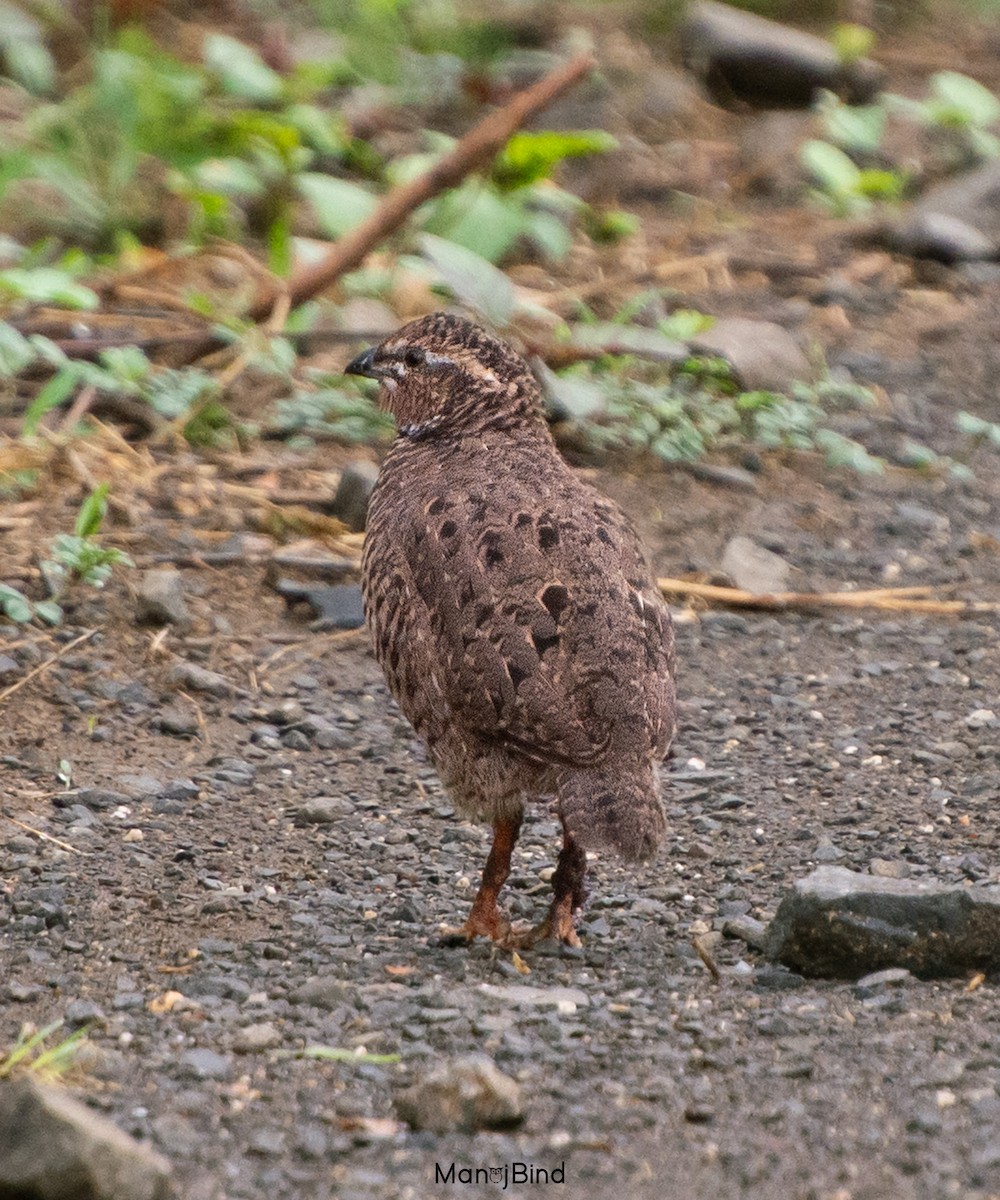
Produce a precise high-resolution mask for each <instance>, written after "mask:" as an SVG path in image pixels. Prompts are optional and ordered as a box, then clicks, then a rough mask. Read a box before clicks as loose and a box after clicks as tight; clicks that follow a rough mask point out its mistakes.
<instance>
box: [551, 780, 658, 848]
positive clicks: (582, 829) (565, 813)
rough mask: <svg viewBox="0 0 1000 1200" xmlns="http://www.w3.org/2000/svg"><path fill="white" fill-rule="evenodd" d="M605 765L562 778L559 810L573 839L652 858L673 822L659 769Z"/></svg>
mask: <svg viewBox="0 0 1000 1200" xmlns="http://www.w3.org/2000/svg"><path fill="white" fill-rule="evenodd" d="M634 772H635V768H634V766H631V767H630V768H628V769H624V770H622V771H621V772H616V771H612V770H609V769H607V767H604V768H603V769H602V770H600V771H595V770H589V771H587V770H578V771H573V770H567V771H565V772H563V773H562V775H560V777H559V814H560V816H561V817H562V819H563V822H564V823H565V826H566V828H567V830H568V831H569V832H570V834H572V836H573V838H574V839H575V840H576V841H577V842H578V843H579V844H580V845H581V846H583V847H584V849H587V850H598V849H603V848H606V847H608V846H610V847H612V848H613V849H614V850H617V851H618V853H619V854H620V855H621V856H622V858H624V859H625V860H626V861H628V862H635V861H639V860H642V859H647V858H652V857H653V855H654V854H655V853H656V850H657V847H658V846H659V845H660V842H661V841H662V840H663V835H664V833H665V832H666V828H667V822H666V817H665V816H664V814H663V805H662V803H661V802H660V796H659V788H658V783H657V778H656V773H655V768H654V767H653V765H652V764H649V767H648V771H644V772H643V774H642V775H641V776H640V777H639V778H636V777H635V773H634Z"/></svg>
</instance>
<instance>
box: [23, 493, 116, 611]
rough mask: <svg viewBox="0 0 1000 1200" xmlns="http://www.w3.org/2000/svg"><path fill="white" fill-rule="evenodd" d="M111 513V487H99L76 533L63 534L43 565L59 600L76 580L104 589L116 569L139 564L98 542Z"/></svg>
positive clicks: (88, 500) (85, 506)
mask: <svg viewBox="0 0 1000 1200" xmlns="http://www.w3.org/2000/svg"><path fill="white" fill-rule="evenodd" d="M107 511H108V484H106V483H102V484H99V485H98V486H97V487H96V488H94V490H93V491H92V492H91V493H90V495H89V496H87V498H86V499H85V500H84V502H83V504H81V505H80V511H79V512H78V513H77V515H76V521H75V523H74V526H73V532H72V533H60V534H58V535H57V536H56V538H55V539H54V540H53V542H52V546H51V548H50V550H49V553H50V555H51V558H47V559H45V560H44V561H43V562H42V563H41V564H40V565H41V570H42V574H43V575H44V576H45V580H46V582H47V584H48V587H49V591H50V592H51V594H52V596H53V597H54V598H55V600H56V601H58V600H59V599H60V597H61V596H62V595H63V594H64V593H65V591H66V589H67V587H68V586H69V585H70V584H71V583H72V582H74V581H77V580H78V581H79V582H81V583H85V584H87V586H88V587H93V588H102V587H104V585H105V583H107V581H108V580H109V579H110V578H111V572H112V570H113V569H114V568H115V567H116V566H126V567H133V566H135V563H134V562H133V561H132V559H131V558H130V557H129V556H128V555H127V554H126V553H125V552H124V551H123V550H119V549H118V548H117V547H115V546H102V545H101V544H100V543H99V542H98V541H97V540H96V538H97V536H98V534H99V533H100V531H101V526H102V525H103V523H104V517H105V515H106V514H107Z"/></svg>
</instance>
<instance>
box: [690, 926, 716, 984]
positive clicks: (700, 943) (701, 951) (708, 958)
mask: <svg viewBox="0 0 1000 1200" xmlns="http://www.w3.org/2000/svg"><path fill="white" fill-rule="evenodd" d="M691 945H692V947H693V948H694V952H695V954H697V955H698V957H699V958H700V959H701V961H702V962H703V963H704V964H705V966H706V967H707V968H708V973H709V975H711V976H712V982H713V983H718V982H719V981H720V980H721V979H722V972H721V971H720V970H719V964H718V963H717V962H716V961H715V959H714V958H713V957H712V952H711V950H709V948H708V946H707V945H706V944H705V941H704V935H703V934H698V935H696V936H695V937H693V938H692V939H691Z"/></svg>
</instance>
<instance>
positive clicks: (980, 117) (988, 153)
mask: <svg viewBox="0 0 1000 1200" xmlns="http://www.w3.org/2000/svg"><path fill="white" fill-rule="evenodd" d="M886 103H887V104H889V105H891V106H892V108H893V109H894V110H895V111H897V112H899V113H902V114H904V115H905V116H908V117H911V118H913V119H915V120H916V121H918V122H919V123H920V124H921V125H923V126H924V128H925V129H927V130H929V131H930V132H931V133H932V134H934V135H936V136H937V138H938V140H939V141H941V142H942V143H944V144H945V146H946V147H950V148H951V150H952V152H953V155H954V156H955V157H956V158H957V159H958V160H959V161H962V160H964V159H967V158H971V159H979V158H995V157H996V156H997V155H998V154H1000V138H997V137H996V135H995V134H993V133H991V132H990V128H991V126H994V125H996V123H997V121H1000V100H998V99H997V97H996V96H994V95H993V93H992V92H991V91H990V90H989V89H988V88H985V87H983V85H982V84H981V83H978V82H977V81H976V80H975V79H970V78H969V76H968V75H962V74H960V73H959V72H958V71H937V72H935V73H934V74H933V75H932V76H931V79H930V84H929V86H928V94H927V96H926V97H925V98H924V99H923V100H911V99H909V98H908V97H906V96H897V95H890V96H887V97H886Z"/></svg>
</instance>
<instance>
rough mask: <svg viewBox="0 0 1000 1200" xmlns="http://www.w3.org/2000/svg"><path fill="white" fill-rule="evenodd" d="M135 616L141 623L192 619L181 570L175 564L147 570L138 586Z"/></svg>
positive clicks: (169, 622) (179, 622)
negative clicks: (186, 600) (185, 597)
mask: <svg viewBox="0 0 1000 1200" xmlns="http://www.w3.org/2000/svg"><path fill="white" fill-rule="evenodd" d="M135 619H136V621H138V622H139V624H140V625H186V624H187V623H188V622H189V620H190V614H189V612H188V607H187V603H186V602H185V599H184V580H183V577H182V575H181V573H180V571H178V570H176V569H175V568H173V567H154V568H152V569H150V570H148V571H143V573H142V575H141V576H140V578H139V585H138V587H137V589H136V596H135Z"/></svg>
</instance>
